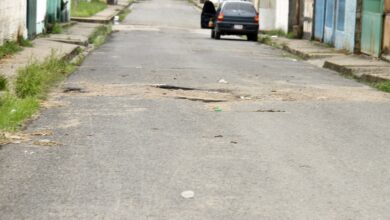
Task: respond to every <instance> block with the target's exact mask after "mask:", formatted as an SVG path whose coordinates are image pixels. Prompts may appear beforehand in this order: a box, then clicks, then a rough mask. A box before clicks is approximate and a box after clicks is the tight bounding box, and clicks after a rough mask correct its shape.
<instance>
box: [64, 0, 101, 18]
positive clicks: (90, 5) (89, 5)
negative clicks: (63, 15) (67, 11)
mask: <svg viewBox="0 0 390 220" xmlns="http://www.w3.org/2000/svg"><path fill="white" fill-rule="evenodd" d="M105 8H107V4H106V3H104V2H103V1H100V0H91V2H86V1H77V0H72V8H71V16H73V17H89V16H92V15H95V14H96V13H98V12H100V11H102V10H104V9H105Z"/></svg>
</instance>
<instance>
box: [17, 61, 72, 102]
mask: <svg viewBox="0 0 390 220" xmlns="http://www.w3.org/2000/svg"><path fill="white" fill-rule="evenodd" d="M73 70H74V66H73V65H71V64H68V62H66V61H65V60H62V59H58V58H56V56H55V55H54V54H53V55H52V56H50V57H49V58H47V59H46V60H45V61H44V62H43V63H42V64H39V63H36V62H32V63H31V64H30V65H28V66H27V67H25V68H22V69H20V70H19V72H18V76H17V78H16V84H15V91H16V95H17V97H19V98H26V97H37V98H45V96H46V94H47V92H48V90H49V89H50V87H51V86H53V85H54V84H56V83H57V82H58V81H60V80H62V79H64V78H65V77H66V76H67V75H68V74H69V73H70V72H72V71H73Z"/></svg>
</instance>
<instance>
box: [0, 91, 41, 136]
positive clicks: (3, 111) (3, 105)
mask: <svg viewBox="0 0 390 220" xmlns="http://www.w3.org/2000/svg"><path fill="white" fill-rule="evenodd" d="M38 108H39V102H38V100H37V99H36V98H32V97H29V98H26V99H18V98H16V97H14V96H11V95H9V94H7V95H6V96H4V97H2V98H0V130H6V131H15V130H17V129H18V128H20V126H21V125H22V123H23V121H24V120H25V119H26V118H29V117H31V116H32V115H33V114H34V113H35V112H36V111H37V110H38Z"/></svg>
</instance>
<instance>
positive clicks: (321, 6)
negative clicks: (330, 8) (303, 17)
mask: <svg viewBox="0 0 390 220" xmlns="http://www.w3.org/2000/svg"><path fill="white" fill-rule="evenodd" d="M325 4H326V0H316V1H315V19H314V38H315V39H316V40H319V41H322V40H323V39H324V27H325V12H326V10H325Z"/></svg>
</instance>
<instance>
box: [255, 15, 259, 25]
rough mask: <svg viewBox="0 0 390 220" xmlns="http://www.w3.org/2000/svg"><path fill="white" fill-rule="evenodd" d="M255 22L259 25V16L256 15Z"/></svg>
mask: <svg viewBox="0 0 390 220" xmlns="http://www.w3.org/2000/svg"><path fill="white" fill-rule="evenodd" d="M255 22H256V23H259V14H257V15H256V17H255Z"/></svg>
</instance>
